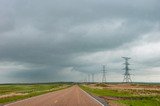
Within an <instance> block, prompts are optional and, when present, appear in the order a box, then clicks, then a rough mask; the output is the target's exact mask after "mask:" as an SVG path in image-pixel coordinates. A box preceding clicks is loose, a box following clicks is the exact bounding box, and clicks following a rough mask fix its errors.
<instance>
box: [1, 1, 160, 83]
mask: <svg viewBox="0 0 160 106" xmlns="http://www.w3.org/2000/svg"><path fill="white" fill-rule="evenodd" d="M159 4H160V1H159V0H140V1H139V0H135V1H128V0H121V1H116V0H113V1H109V0H81V1H75V0H66V1H62V0H54V1H52V0H46V1H42V0H34V1H33V0H14V1H10V0H1V1H0V74H1V75H2V76H3V77H1V78H0V82H1V83H5V82H19V81H22V82H47V81H79V80H82V79H85V77H86V75H87V74H88V73H96V74H97V81H100V80H101V78H100V74H101V73H100V70H101V65H102V64H107V66H108V71H109V72H108V73H109V77H108V78H109V79H108V80H109V81H112V80H113V77H114V76H112V74H113V75H117V76H118V75H122V74H123V71H122V70H121V69H122V67H123V66H122V63H123V59H121V56H130V57H132V58H133V59H132V61H131V62H132V64H133V66H132V67H133V68H135V71H134V70H132V73H134V74H136V73H137V79H138V80H136V81H145V80H144V79H145V77H144V78H142V79H140V76H142V77H143V74H144V73H145V72H146V71H147V69H152V71H155V67H156V70H157V68H159V69H160V67H159V65H158V64H159V58H160V55H159V52H160V50H159V48H158V47H159V46H158V45H160V44H159V41H160V39H159V37H160V35H159V34H160V14H159V9H160V6H159ZM73 69H74V70H73ZM156 72H158V74H159V75H160V72H159V71H156ZM155 74H156V73H153V74H152V75H155ZM148 77H150V76H148ZM119 79H120V78H115V79H114V80H113V81H119ZM150 81H158V82H159V81H160V79H159V78H157V79H154V80H150Z"/></svg>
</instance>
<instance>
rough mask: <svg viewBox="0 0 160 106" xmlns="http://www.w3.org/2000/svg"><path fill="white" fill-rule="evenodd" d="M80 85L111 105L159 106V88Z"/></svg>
mask: <svg viewBox="0 0 160 106" xmlns="http://www.w3.org/2000/svg"><path fill="white" fill-rule="evenodd" d="M148 86H150V85H148ZM80 87H81V88H82V89H83V90H85V91H86V92H88V93H90V94H93V95H96V96H99V97H101V98H104V99H105V100H106V101H107V102H108V103H109V104H111V106H112V104H114V105H115V104H116V105H118V106H160V90H143V89H142V90H139V89H136V90H133V89H127V90H123V89H110V88H107V87H101V88H98V87H97V88H96V87H91V86H89V85H81V86H80ZM107 98H109V99H107ZM110 98H111V99H110Z"/></svg>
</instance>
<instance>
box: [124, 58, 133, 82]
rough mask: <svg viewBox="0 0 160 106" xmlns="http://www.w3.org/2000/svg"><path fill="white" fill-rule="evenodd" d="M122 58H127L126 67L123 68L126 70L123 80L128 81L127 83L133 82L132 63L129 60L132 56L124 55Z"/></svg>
mask: <svg viewBox="0 0 160 106" xmlns="http://www.w3.org/2000/svg"><path fill="white" fill-rule="evenodd" d="M122 58H123V59H124V60H125V63H124V65H125V68H124V69H123V70H125V73H124V79H123V82H126V83H129V82H132V80H131V77H130V75H131V74H130V73H129V70H131V69H129V65H130V64H129V62H128V60H129V59H131V58H129V57H122Z"/></svg>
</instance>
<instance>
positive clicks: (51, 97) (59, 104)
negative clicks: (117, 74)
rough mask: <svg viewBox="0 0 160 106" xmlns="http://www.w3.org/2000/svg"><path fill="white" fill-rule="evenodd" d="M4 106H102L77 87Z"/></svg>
mask: <svg viewBox="0 0 160 106" xmlns="http://www.w3.org/2000/svg"><path fill="white" fill-rule="evenodd" d="M5 106H103V105H102V104H101V103H99V102H98V101H96V100H95V99H94V98H93V97H91V96H90V95H88V94H87V93H86V92H84V91H83V90H82V89H81V88H79V87H78V86H76V85H75V86H72V87H70V88H67V89H64V90H60V91H56V92H51V93H47V94H44V95H40V96H36V97H32V98H29V99H25V100H21V101H18V102H14V103H10V104H7V105H5Z"/></svg>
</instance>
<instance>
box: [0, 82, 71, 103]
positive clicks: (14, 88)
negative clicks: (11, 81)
mask: <svg viewBox="0 0 160 106" xmlns="http://www.w3.org/2000/svg"><path fill="white" fill-rule="evenodd" d="M69 86H71V85H69V84H24V85H0V96H2V95H7V94H11V93H15V94H16V93H21V94H25V95H14V96H8V97H4V98H0V104H6V103H9V102H15V101H17V100H21V99H25V98H30V97H33V96H38V95H41V94H44V93H48V92H53V91H57V90H61V89H64V88H67V87H69Z"/></svg>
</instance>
